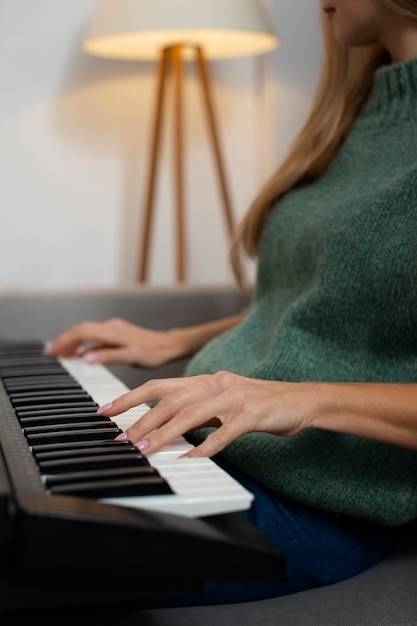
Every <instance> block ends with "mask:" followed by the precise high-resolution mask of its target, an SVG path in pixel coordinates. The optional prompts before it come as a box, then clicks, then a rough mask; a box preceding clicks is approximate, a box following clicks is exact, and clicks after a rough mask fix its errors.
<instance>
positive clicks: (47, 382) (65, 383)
mask: <svg viewBox="0 0 417 626" xmlns="http://www.w3.org/2000/svg"><path fill="white" fill-rule="evenodd" d="M3 385H4V387H5V388H6V389H7V392H8V393H13V392H16V391H26V392H30V391H43V390H46V391H47V390H50V389H77V390H80V389H81V387H80V385H79V384H78V383H76V382H75V381H74V380H73V379H72V378H70V377H69V376H54V377H51V376H29V377H28V378H26V377H22V378H8V379H7V380H4V381H3Z"/></svg>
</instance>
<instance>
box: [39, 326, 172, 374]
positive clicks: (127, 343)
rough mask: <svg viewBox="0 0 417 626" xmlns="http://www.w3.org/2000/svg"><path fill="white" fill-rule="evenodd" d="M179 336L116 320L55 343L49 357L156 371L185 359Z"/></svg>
mask: <svg viewBox="0 0 417 626" xmlns="http://www.w3.org/2000/svg"><path fill="white" fill-rule="evenodd" d="M177 344H178V341H177V338H176V336H175V334H173V333H171V332H168V331H156V330H149V329H147V328H142V327H141V326H136V325H135V324H131V323H130V322H127V321H125V320H122V319H119V318H114V319H110V320H107V321H104V322H82V323H81V324H77V325H76V326H72V327H71V328H69V329H68V330H66V331H65V332H63V333H62V334H60V335H59V336H58V337H56V338H55V339H54V341H52V342H51V343H50V344H49V345H48V346H47V348H46V349H45V353H46V354H48V355H52V356H57V357H72V356H77V357H79V356H82V358H84V359H85V360H86V361H87V362H89V363H129V364H131V365H138V366H141V367H146V368H156V367H159V366H161V365H164V364H165V363H168V362H169V361H172V360H174V359H176V358H178V357H179V356H181V354H180V352H181V348H180V346H179V345H177Z"/></svg>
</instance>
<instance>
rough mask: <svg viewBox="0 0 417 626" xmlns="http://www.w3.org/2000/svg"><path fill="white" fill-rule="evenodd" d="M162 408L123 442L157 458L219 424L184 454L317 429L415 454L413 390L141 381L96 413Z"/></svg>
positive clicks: (221, 380) (218, 379)
mask: <svg viewBox="0 0 417 626" xmlns="http://www.w3.org/2000/svg"><path fill="white" fill-rule="evenodd" d="M152 400H159V402H158V403H157V404H156V405H155V406H154V408H152V409H151V410H150V411H149V412H148V413H146V414H145V415H144V416H143V417H142V418H141V419H140V420H138V421H137V422H136V423H135V424H133V425H132V426H131V427H130V428H129V429H128V430H127V431H126V433H124V434H123V435H121V436H120V438H126V439H127V438H128V439H131V440H132V441H134V442H135V443H137V445H138V447H139V448H140V449H141V450H143V451H146V453H150V452H155V451H156V450H158V449H159V448H161V447H162V446H164V445H165V444H167V443H169V442H170V441H171V440H173V439H175V438H176V437H177V436H179V435H183V434H185V433H187V432H189V431H191V430H193V429H196V428H199V427H201V426H205V425H216V426H218V428H216V429H215V430H214V431H213V432H212V433H211V434H210V435H209V436H208V437H207V439H206V440H205V441H204V442H203V443H201V444H200V445H199V446H197V447H196V448H194V449H193V451H192V452H190V454H189V456H213V455H215V454H217V453H218V452H220V451H221V450H222V449H223V448H224V447H225V446H226V445H228V444H229V443H231V442H232V441H233V440H234V439H236V438H237V437H238V436H239V435H242V434H244V433H248V432H268V433H272V434H275V435H277V436H281V437H289V436H293V435H297V434H299V433H300V432H302V431H304V430H306V429H309V428H320V429H324V430H330V431H334V432H340V433H344V434H347V435H353V436H357V437H363V438H367V439H371V440H374V441H379V442H383V443H390V444H394V445H398V446H401V447H404V448H409V449H413V450H417V384H371V383H361V384H357V383H352V384H339V383H311V382H307V383H284V382H277V381H265V380H255V379H251V378H245V377H242V376H238V375H236V374H232V373H230V372H218V373H217V374H213V375H202V376H194V377H188V378H187V377H186V378H178V379H165V380H164V379H161V380H152V381H148V382H146V383H145V384H144V385H142V386H141V387H138V388H137V389H135V390H133V391H129V392H128V393H126V394H124V395H123V396H120V397H119V398H116V399H115V400H114V401H113V402H112V403H110V404H107V405H105V406H103V407H101V409H99V413H104V414H105V415H107V416H114V415H118V414H119V413H122V412H124V411H126V410H127V409H129V408H131V407H132V406H135V405H137V404H140V403H142V402H150V401H152Z"/></svg>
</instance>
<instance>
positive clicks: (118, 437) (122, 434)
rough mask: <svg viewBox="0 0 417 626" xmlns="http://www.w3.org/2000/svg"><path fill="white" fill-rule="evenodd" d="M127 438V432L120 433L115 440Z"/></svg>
mask: <svg viewBox="0 0 417 626" xmlns="http://www.w3.org/2000/svg"><path fill="white" fill-rule="evenodd" d="M125 439H127V434H126V433H120V435H117V437H115V441H124V440H125Z"/></svg>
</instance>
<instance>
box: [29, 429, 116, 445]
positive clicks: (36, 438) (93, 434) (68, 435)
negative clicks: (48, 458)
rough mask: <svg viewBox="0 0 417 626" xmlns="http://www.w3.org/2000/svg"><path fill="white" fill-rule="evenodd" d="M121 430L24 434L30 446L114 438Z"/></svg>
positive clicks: (83, 430) (81, 430)
mask: <svg viewBox="0 0 417 626" xmlns="http://www.w3.org/2000/svg"><path fill="white" fill-rule="evenodd" d="M121 432H122V430H121V429H120V428H91V429H89V430H88V429H80V430H71V431H63V432H61V433H36V434H28V435H26V439H27V441H28V444H29V445H30V446H35V445H40V444H46V443H65V442H75V441H96V440H98V439H115V438H116V437H117V435H119V434H120V433H121Z"/></svg>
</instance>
